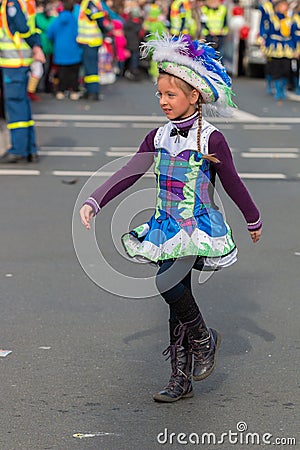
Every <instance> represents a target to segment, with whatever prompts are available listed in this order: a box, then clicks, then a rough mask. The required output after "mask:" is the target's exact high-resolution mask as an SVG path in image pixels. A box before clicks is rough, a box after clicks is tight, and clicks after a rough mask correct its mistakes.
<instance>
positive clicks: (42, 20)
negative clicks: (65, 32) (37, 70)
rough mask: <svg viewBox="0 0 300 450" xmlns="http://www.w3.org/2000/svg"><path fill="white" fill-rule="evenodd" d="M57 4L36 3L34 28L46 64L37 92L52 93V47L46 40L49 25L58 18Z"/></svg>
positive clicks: (51, 2)
mask: <svg viewBox="0 0 300 450" xmlns="http://www.w3.org/2000/svg"><path fill="white" fill-rule="evenodd" d="M57 7H58V2H57V1H56V0H51V1H49V2H48V3H46V5H45V6H44V1H43V0H38V2H37V13H36V16H35V22H36V27H37V28H38V29H39V30H40V32H41V43H42V49H43V52H44V55H45V58H46V62H45V64H44V67H43V69H44V70H43V75H42V77H41V79H40V81H39V84H38V87H37V91H38V92H48V93H50V92H53V86H52V83H51V81H50V72H51V66H52V56H53V45H52V43H51V41H50V40H49V39H48V38H47V34H46V33H47V30H48V28H49V27H50V25H51V23H52V22H53V21H54V20H55V18H56V17H57V16H58V12H57Z"/></svg>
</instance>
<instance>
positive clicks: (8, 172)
mask: <svg viewBox="0 0 300 450" xmlns="http://www.w3.org/2000/svg"><path fill="white" fill-rule="evenodd" d="M40 173H41V172H40V171H39V170H27V169H0V175H40Z"/></svg>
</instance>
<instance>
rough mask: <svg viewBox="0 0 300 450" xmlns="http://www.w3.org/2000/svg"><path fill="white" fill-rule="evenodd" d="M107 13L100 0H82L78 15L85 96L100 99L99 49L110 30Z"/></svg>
mask: <svg viewBox="0 0 300 450" xmlns="http://www.w3.org/2000/svg"><path fill="white" fill-rule="evenodd" d="M106 17H107V13H106V12H105V11H104V10H103V8H102V5H101V2H100V0H82V2H81V4H80V9H79V16H78V36H77V42H78V44H80V46H81V47H82V50H83V54H82V63H83V67H84V72H85V74H84V84H85V89H86V91H85V93H84V95H83V98H86V99H88V98H92V99H93V100H99V99H100V97H99V94H100V85H99V81H100V80H99V75H98V50H99V48H100V46H101V45H102V43H103V34H105V33H106V32H107V31H108V29H109V28H108V27H107V26H105V19H106Z"/></svg>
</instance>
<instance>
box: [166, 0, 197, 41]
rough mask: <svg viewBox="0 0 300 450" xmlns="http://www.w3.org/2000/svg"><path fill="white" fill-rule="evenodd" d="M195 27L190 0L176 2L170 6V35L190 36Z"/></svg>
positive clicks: (177, 0) (176, 0) (175, 0)
mask: <svg viewBox="0 0 300 450" xmlns="http://www.w3.org/2000/svg"><path fill="white" fill-rule="evenodd" d="M193 25H194V24H193V19H192V9H191V4H190V0H174V1H173V2H172V3H171V5H170V33H171V34H172V35H173V36H178V35H179V34H190V33H191V27H193Z"/></svg>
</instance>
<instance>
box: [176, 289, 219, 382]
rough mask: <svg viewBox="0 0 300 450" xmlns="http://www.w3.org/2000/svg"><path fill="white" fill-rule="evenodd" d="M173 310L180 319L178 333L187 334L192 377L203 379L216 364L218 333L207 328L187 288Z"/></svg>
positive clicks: (196, 379)
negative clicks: (191, 362) (192, 367)
mask: <svg viewBox="0 0 300 450" xmlns="http://www.w3.org/2000/svg"><path fill="white" fill-rule="evenodd" d="M172 308H173V311H174V312H175V313H176V315H177V317H178V319H179V320H180V326H179V330H177V333H178V334H179V335H187V336H188V342H189V350H190V352H191V353H192V355H193V358H194V369H193V379H194V380H195V381H200V380H204V378H206V377H208V376H209V375H210V374H211V373H212V371H213V370H214V368H215V365H216V351H217V349H218V347H219V346H220V343H221V336H220V334H219V333H218V332H217V331H216V330H213V329H209V328H207V326H206V324H205V322H204V319H203V317H202V314H201V312H200V310H199V308H198V305H197V303H196V301H195V299H194V297H193V295H192V293H191V291H190V290H189V289H187V288H185V289H184V292H183V294H182V295H181V296H180V297H179V298H178V299H177V300H176V301H175V302H174V303H173V304H172Z"/></svg>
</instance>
